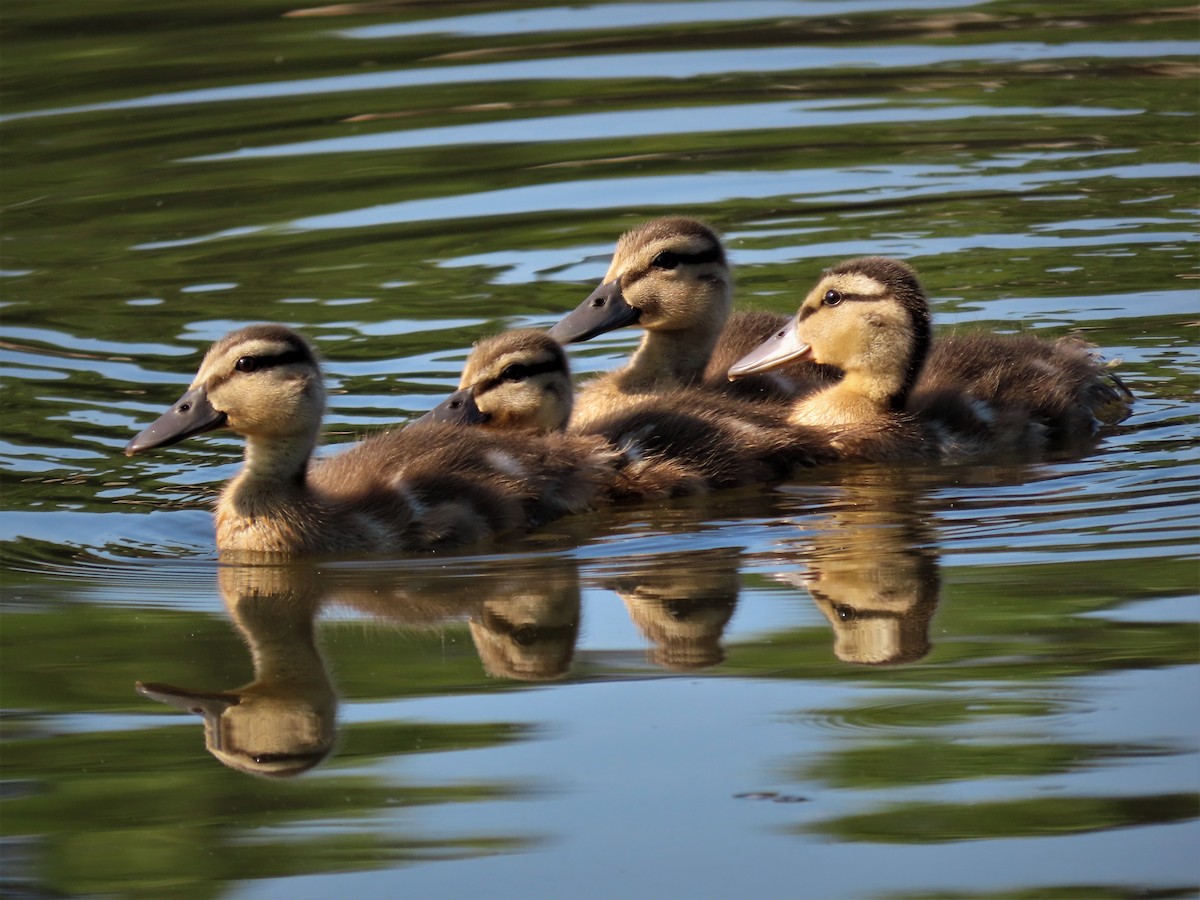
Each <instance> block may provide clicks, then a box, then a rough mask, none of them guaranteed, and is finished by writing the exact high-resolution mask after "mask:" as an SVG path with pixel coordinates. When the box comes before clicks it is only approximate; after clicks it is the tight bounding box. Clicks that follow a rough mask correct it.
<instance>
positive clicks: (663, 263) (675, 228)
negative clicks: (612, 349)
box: [549, 216, 828, 424]
mask: <svg viewBox="0 0 1200 900" xmlns="http://www.w3.org/2000/svg"><path fill="white" fill-rule="evenodd" d="M732 306H733V276H732V274H731V272H730V269H729V263H728V262H727V260H726V257H725V249H724V247H723V246H722V245H721V240H720V238H719V237H717V234H716V232H714V231H713V230H712V229H711V228H709V227H708V226H707V225H705V224H704V223H703V222H699V221H697V220H695V219H689V218H684V217H680V216H670V217H666V218H661V219H654V220H652V221H650V222H647V223H646V224H644V225H642V226H640V227H638V228H635V229H633V230H631V231H629V232H627V233H626V234H624V235H622V236H621V238H620V240H619V241H618V242H617V249H616V252H615V253H614V254H613V258H612V264H611V265H610V266H609V269H608V273H607V274H606V275H605V276H604V282H603V284H601V285H600V287H598V288H596V290H594V291H593V292H592V293H591V294H590V295H589V296H588V297H587V298H586V299H585V300H584V301H583V303H581V304H580V305H579V307H578V308H577V309H575V311H574V312H572V313H569V314H568V315H567V316H566V317H564V318H563V319H562V320H561V321H560V322H559V323H558V324H557V325H555V326H554V327H553V328H551V329H550V332H549V334H550V336H551V337H553V338H554V339H555V340H558V341H561V342H563V343H573V342H576V341H586V340H589V339H590V338H593V337H595V336H596V335H598V334H603V333H604V332H606V331H612V330H614V329H616V328H621V327H624V326H626V325H638V326H639V327H641V328H642V329H644V331H645V333H644V334H643V335H642V341H641V344H640V345H639V346H638V349H637V350H636V351H635V352H634V354H633V356H632V357H631V358H630V360H629V362H628V363H627V364H626V365H625V366H623V367H622V368H620V369H617V370H615V371H613V372H610V373H608V374H606V375H603V376H601V377H599V378H596V379H594V380H593V381H591V382H589V383H588V384H586V385H584V387H583V389H582V390H581V392H580V394H579V396H578V398H577V411H576V420H575V421H576V423H577V424H582V423H584V422H586V421H587V420H590V419H593V418H598V417H601V416H604V415H608V414H610V413H612V412H615V411H619V410H621V409H623V408H624V405H625V404H626V403H627V402H628V400H629V398H630V397H632V396H638V395H644V394H650V393H656V392H661V391H665V390H672V389H675V388H681V387H696V386H700V385H704V386H706V387H708V388H710V389H712V390H715V391H718V392H723V393H726V394H729V393H733V394H734V395H735V396H738V397H740V398H741V399H744V400H745V399H748V400H765V401H785V400H789V399H791V398H793V397H794V396H795V395H796V394H798V393H801V392H803V391H804V390H808V389H811V388H812V387H815V386H818V385H823V384H824V383H825V382H826V381H827V380H828V373H826V372H824V371H822V370H821V369H820V368H819V367H817V366H814V365H812V364H811V363H802V364H800V365H798V366H793V367H791V368H789V369H786V370H783V371H775V372H772V373H770V374H769V375H764V376H762V377H757V378H753V379H744V380H742V381H740V382H739V383H738V384H737V385H733V386H732V387H731V386H730V385H729V382H728V381H727V379H726V378H725V372H726V370H727V369H728V368H729V365H730V364H731V363H732V362H733V361H735V360H737V359H739V358H740V357H741V356H743V355H744V354H745V353H747V352H749V351H750V350H751V349H752V348H754V347H756V346H757V345H758V344H759V343H761V342H762V341H764V340H766V338H767V337H769V336H770V335H771V334H772V333H774V332H775V331H777V330H778V329H779V328H781V327H782V326H783V324H784V323H786V321H787V317H786V316H781V315H779V314H777V313H770V312H739V313H736V314H733V315H732V316H731V315H730V311H731V308H732Z"/></svg>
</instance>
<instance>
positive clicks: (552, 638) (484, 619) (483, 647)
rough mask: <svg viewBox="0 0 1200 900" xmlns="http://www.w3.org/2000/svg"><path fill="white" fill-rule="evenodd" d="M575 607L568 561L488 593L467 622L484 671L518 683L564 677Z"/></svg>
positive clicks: (574, 632)
mask: <svg viewBox="0 0 1200 900" xmlns="http://www.w3.org/2000/svg"><path fill="white" fill-rule="evenodd" d="M580 610H581V603H580V596H579V574H578V572H577V571H576V568H575V566H574V564H573V563H572V564H570V565H564V566H562V567H559V568H556V569H553V570H550V571H548V572H543V573H540V575H539V576H538V577H536V578H534V577H528V578H524V579H520V580H518V581H517V582H516V583H510V584H509V585H508V589H507V590H505V591H501V592H494V593H493V594H492V595H491V596H489V597H488V598H487V599H486V600H484V601H483V604H482V606H481V608H480V611H479V612H478V614H477V615H473V616H472V617H471V619H470V623H469V624H470V628H471V638H472V639H473V640H474V641H475V649H476V650H478V651H479V658H480V659H481V660H482V661H483V667H484V669H485V670H486V671H487V673H488V674H489V675H495V676H501V677H504V678H514V679H517V680H520V681H547V680H550V679H554V678H561V677H562V676H564V675H566V673H567V670H568V669H569V668H570V666H571V658H572V657H573V656H574V654H575V641H576V639H577V638H578V637H579V620H580Z"/></svg>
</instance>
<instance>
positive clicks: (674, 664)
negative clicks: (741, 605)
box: [605, 549, 740, 672]
mask: <svg viewBox="0 0 1200 900" xmlns="http://www.w3.org/2000/svg"><path fill="white" fill-rule="evenodd" d="M738 562H739V556H738V552H737V551H736V550H720V549H719V550H698V551H692V552H687V553H671V554H666V555H662V556H656V557H653V558H652V559H650V560H648V561H647V562H646V564H645V565H644V566H642V567H640V568H636V569H634V570H633V571H632V572H630V573H628V574H623V575H619V576H617V577H616V578H613V579H611V580H609V581H607V582H606V583H605V586H606V587H608V588H609V589H611V590H613V591H616V593H617V595H618V596H619V597H620V598H621V599H622V600H623V601H624V602H625V608H626V609H627V610H628V611H629V617H630V618H631V619H632V620H633V623H634V624H635V625H636V626H637V627H638V629H639V630H640V631H641V632H642V634H643V635H644V636H645V637H646V639H647V640H648V641H650V643H651V644H652V645H653V646H652V647H651V649H650V651H649V653H648V656H649V659H650V661H651V662H653V663H655V664H657V665H660V666H663V667H664V668H667V669H673V670H675V671H679V672H690V671H695V670H697V669H706V668H709V667H710V666H715V665H717V664H719V663H721V662H724V660H725V649H724V647H723V646H722V645H721V637H722V635H723V634H724V633H725V626H726V625H728V624H729V620H730V619H731V618H732V617H733V611H734V609H735V608H736V606H737V601H738V590H739V588H740V582H739V580H738Z"/></svg>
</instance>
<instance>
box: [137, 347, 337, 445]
mask: <svg viewBox="0 0 1200 900" xmlns="http://www.w3.org/2000/svg"><path fill="white" fill-rule="evenodd" d="M324 407H325V392H324V388H323V387H322V384H321V371H320V367H319V364H318V362H317V356H316V353H315V352H314V351H313V349H312V347H310V346H309V344H308V342H307V341H305V340H304V338H302V337H301V336H300V335H299V334H297V333H296V332H294V331H292V330H291V329H290V328H286V327H284V326H282V325H251V326H249V327H247V328H242V329H239V330H238V331H234V332H232V333H230V334H228V335H226V336H225V337H224V338H222V339H221V340H219V341H217V342H216V343H215V344H213V346H212V347H211V348H210V349H209V351H208V353H207V354H206V355H205V357H204V361H203V362H202V363H201V364H200V370H199V371H198V372H197V373H196V377H195V379H194V380H193V381H192V384H191V386H190V387H189V388H188V390H187V392H186V393H185V394H184V395H183V396H182V397H180V398H179V400H178V401H176V403H175V404H174V405H173V406H172V407H171V408H170V409H169V410H167V412H165V413H163V415H162V416H160V417H159V418H158V419H156V420H155V421H154V422H153V423H152V424H151V425H150V426H149V427H148V428H146V429H145V430H144V431H142V432H141V433H140V434H138V435H137V437H135V438H134V439H133V440H132V441H130V442H129V444H128V445H127V446H126V447H125V454H126V455H127V456H132V455H134V454H135V453H141V452H143V451H145V450H151V449H153V448H155V447H165V446H168V445H170V444H175V443H178V442H179V441H182V440H184V439H185V438H188V437H191V436H192V435H196V434H202V433H203V432H206V431H212V430H214V429H216V428H229V429H231V430H232V431H234V432H236V433H238V434H241V435H243V436H245V437H247V438H252V439H253V438H258V439H265V440H275V441H287V442H289V443H298V442H302V443H304V444H305V446H306V447H307V449H308V450H311V448H312V445H313V444H314V443H315V441H316V435H317V432H318V430H319V427H320V422H321V415H322V413H323V412H324Z"/></svg>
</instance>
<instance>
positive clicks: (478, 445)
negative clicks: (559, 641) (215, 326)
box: [125, 325, 616, 555]
mask: <svg viewBox="0 0 1200 900" xmlns="http://www.w3.org/2000/svg"><path fill="white" fill-rule="evenodd" d="M324 406H325V392H324V388H323V386H322V379H321V370H320V366H319V364H318V361H317V357H316V354H315V353H314V351H313V349H312V347H311V346H309V344H308V342H307V341H305V340H304V339H303V338H302V337H301V336H300V335H299V334H297V333H296V332H295V331H292V330H291V329H289V328H286V327H284V326H281V325H253V326H250V327H248V328H243V329H240V330H238V331H235V332H233V333H231V334H229V335H227V336H226V337H224V338H222V339H221V340H219V341H217V342H216V343H215V344H214V345H213V346H212V348H211V349H210V350H209V351H208V353H207V355H206V356H205V357H204V361H203V362H202V363H201V365H200V370H199V372H198V373H197V375H196V377H195V379H194V380H193V382H192V385H191V387H190V388H189V389H188V391H187V392H186V393H185V394H184V395H183V397H182V398H180V400H179V401H178V402H177V403H176V404H175V405H174V406H173V407H171V409H170V410H169V411H168V412H166V413H165V414H163V415H162V416H161V417H160V418H159V419H158V420H157V421H155V422H154V423H153V424H151V425H150V426H149V427H148V428H146V429H145V430H144V431H143V432H141V433H140V434H139V435H138V436H137V437H135V438H134V439H133V440H132V441H130V442H129V445H128V446H127V447H126V448H125V452H126V454H128V455H133V454H135V453H141V452H144V451H146V450H150V449H152V448H155V447H163V446H167V445H169V444H174V443H176V442H178V441H181V440H183V439H184V438H187V437H190V436H192V435H196V434H201V433H203V432H206V431H212V430H213V429H216V428H229V429H230V430H232V431H234V432H236V433H237V434H240V435H242V436H243V437H245V439H246V455H245V465H244V466H243V467H242V470H241V471H240V472H239V473H238V474H237V475H236V476H235V477H234V478H233V479H232V480H231V481H230V482H229V483H228V484H227V485H226V487H225V489H224V490H223V491H222V493H221V497H220V500H219V502H218V504H217V512H216V532H217V547H218V548H219V549H220V550H221V551H222V552H223V553H225V552H233V551H248V552H252V553H264V552H265V553H273V554H284V555H294V554H314V553H365V552H386V551H413V550H416V551H430V550H440V549H444V548H447V547H455V546H461V545H464V544H471V543H476V542H479V541H482V540H485V539H487V538H490V537H493V536H495V535H497V534H500V533H502V532H506V531H511V530H514V529H524V528H528V527H531V526H533V525H536V524H540V523H541V522H544V521H547V520H549V519H553V518H555V517H557V516H560V515H563V514H566V513H573V512H579V511H582V510H584V509H588V508H590V507H591V506H592V505H593V504H594V503H595V502H596V501H597V500H598V499H599V498H601V496H602V495H603V493H604V491H605V489H606V486H607V485H608V484H610V483H611V482H612V480H613V478H614V465H615V460H616V454H615V453H614V452H613V451H612V449H611V448H610V447H609V446H608V444H607V442H605V441H604V440H603V439H601V438H599V437H595V436H586V435H572V434H563V433H557V434H548V435H545V436H543V437H539V438H536V439H533V438H530V437H529V436H525V435H509V434H503V433H500V434H488V435H483V434H474V433H470V432H464V431H463V430H462V429H455V428H450V427H430V428H424V429H420V430H419V433H418V432H417V431H416V430H412V429H406V430H402V431H395V432H389V433H385V434H380V435H376V436H374V437H370V438H367V439H366V440H364V441H362V442H360V443H359V444H357V445H355V446H353V447H351V448H350V449H349V450H346V451H344V452H342V453H340V454H338V455H337V456H332V457H329V458H326V459H321V460H317V461H313V460H312V459H311V457H312V454H313V450H314V448H315V447H316V444H317V436H318V432H319V429H320V424H321V417H322V414H323V412H324Z"/></svg>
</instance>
